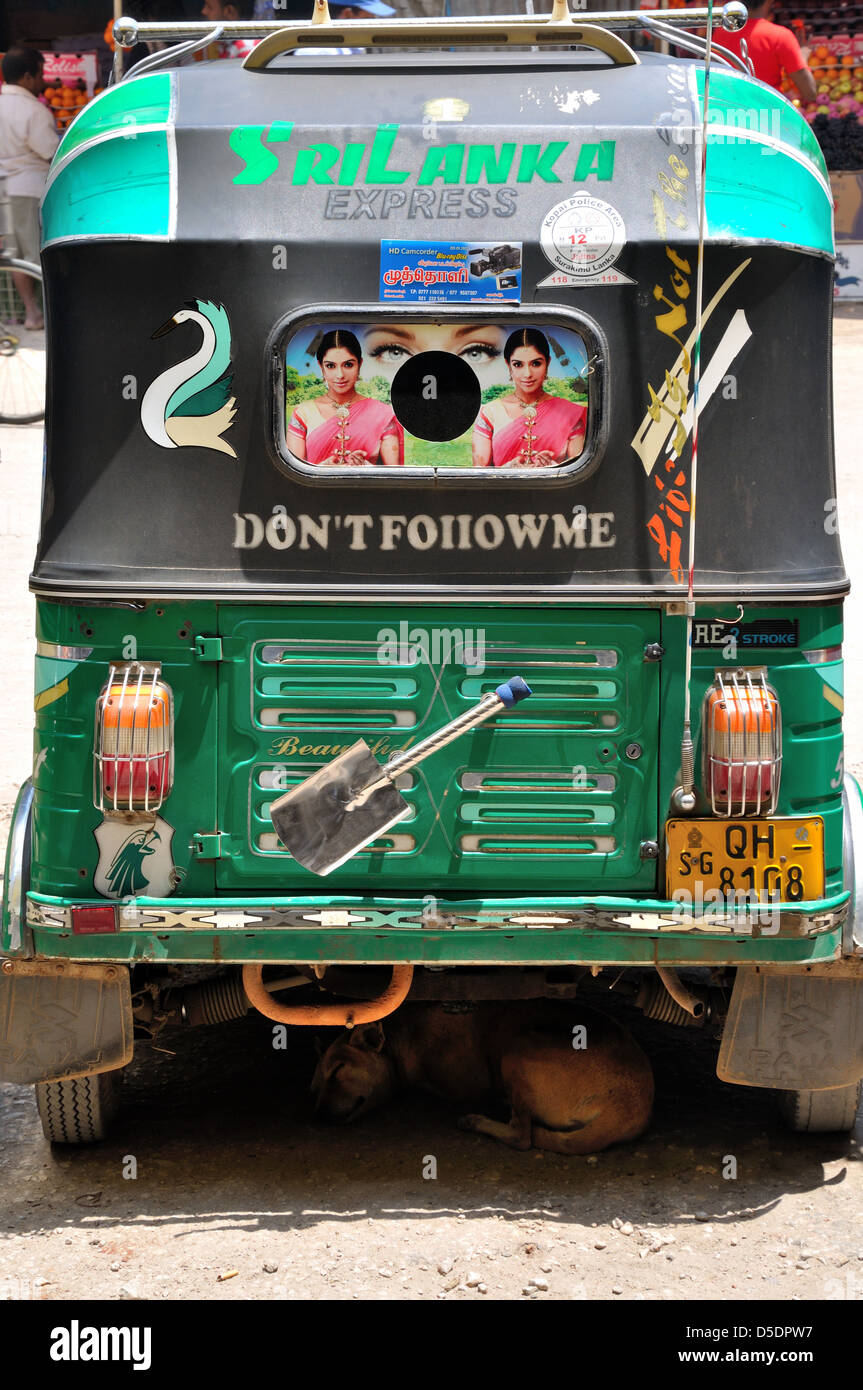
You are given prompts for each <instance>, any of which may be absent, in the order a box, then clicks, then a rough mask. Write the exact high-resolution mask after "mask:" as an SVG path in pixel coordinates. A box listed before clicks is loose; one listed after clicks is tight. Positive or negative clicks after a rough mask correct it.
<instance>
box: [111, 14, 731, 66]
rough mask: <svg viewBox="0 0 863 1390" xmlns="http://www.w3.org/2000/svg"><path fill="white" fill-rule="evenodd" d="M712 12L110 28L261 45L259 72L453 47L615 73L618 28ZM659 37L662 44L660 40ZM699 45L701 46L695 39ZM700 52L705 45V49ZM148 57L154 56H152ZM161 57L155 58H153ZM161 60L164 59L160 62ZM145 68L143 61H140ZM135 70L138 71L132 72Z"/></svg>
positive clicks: (722, 24) (691, 19)
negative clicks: (277, 63)
mask: <svg viewBox="0 0 863 1390" xmlns="http://www.w3.org/2000/svg"><path fill="white" fill-rule="evenodd" d="M709 16H710V11H709V10H708V9H707V8H706V7H704V8H699V9H685V10H619V11H616V12H607V11H587V10H585V11H579V12H578V13H577V14H572V13H570V10H569V7H568V4H567V0H554V8H553V10H552V12H551V14H550V15H549V17H548V18H547V19H546V18H543V17H540V16H536V15H490V16H487V17H465V18H452V17H442V18H438V19H396V20H385V21H381V22H375V21H369V20H367V19H351V20H346V21H343V22H342V23H339V24H336V23H335V22H334V21H333V20H332V19H331V17H330V13H329V7H328V5H327V0H314V13H313V16H312V18H311V19H310V21H309V23H308V24H296V23H290V24H283V25H278V26H276V27H275V28H274V26H273V24H271V23H270V22H269V21H261V20H245V21H242V20H240V21H237V23H235V24H232V23H222V24H220V25H219V26H217V28H215V29H214V27H213V25H212V24H207V23H203V22H188V23H186V22H183V21H178V22H166V23H146V22H141V23H139V22H138V21H137V20H135V19H130V18H128V17H125V16H124V17H123V18H121V19H118V20H116V22H115V24H114V39H115V42H116V43H117V45H118V47H120V48H132V47H133V46H134V45H135V44H136V43H138V42H140V41H141V40H166V39H168V40H169V39H173V40H174V41H175V42H180V41H182V40H184V39H185V40H197V41H198V42H197V43H196V44H195V47H199V46H204V45H205V44H206V43H208V42H214V41H215V40H216V39H259V40H262V42H260V43H259V44H258V46H257V47H256V48H255V49H253V51H252V52H251V53H250V54H249V55H248V57H247V58H246V61H245V64H244V66H245V67H247V68H249V69H252V70H260V69H262V68H265V67H266V65H267V63H268V62H269V61H270V59H272V58H274V57H276V56H277V55H278V54H280V53H284V52H286V51H288V50H290V49H299V50H302V49H303V48H321V47H333V48H336V47H339V48H340V47H351V48H429V49H431V48H436V47H442V48H443V47H451V46H453V45H457V46H473V45H483V46H494V47H518V46H522V47H523V46H526V45H529V46H532V47H533V46H538V47H543V46H546V45H548V46H557V47H560V46H566V47H571V46H581V45H584V46H585V47H588V48H595V49H597V50H598V51H600V52H602V53H605V54H606V55H607V56H608V57H610V58H611V59H612V62H614V63H616V64H618V65H619V66H633V65H634V64H637V62H638V57H637V55H636V53H635V52H634V51H633V50H632V49H631V48H630V47H629V46H628V44H626V43H624V42H623V40H622V39H620V38H618V37H617V35H616V33H615V32H614V31H616V30H619V29H640V28H646V29H651V28H653V25H654V24H659V25H661V26H662V27H663V28H667V29H672V30H677V29H688V28H691V27H695V28H704V27H705V26H706V25H707V23H708V19H709ZM747 18H748V14H747V10H746V6H745V5H743V4H741V3H739V0H729V3H727V4H725V5H719V6H716V7H715V8H714V10H713V23H714V25H715V27H716V28H724V29H727V30H730V31H732V32H734V31H736V30H738V29H742V28H743V25H744V24H745V23H746V20H747ZM657 36H658V37H667V35H660V34H659V32H658V31H657ZM698 42H699V43H704V40H698ZM705 48H706V44H705ZM153 56H154V57H155V56H157V55H153ZM158 56H161V55H158ZM165 56H167V55H165ZM144 61H145V62H147V61H148V60H146V59H145V60H144ZM136 66H137V65H136Z"/></svg>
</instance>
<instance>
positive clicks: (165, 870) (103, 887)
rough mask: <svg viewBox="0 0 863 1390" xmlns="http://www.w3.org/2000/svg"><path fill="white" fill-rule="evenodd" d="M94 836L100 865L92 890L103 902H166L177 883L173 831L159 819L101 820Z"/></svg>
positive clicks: (165, 822)
mask: <svg viewBox="0 0 863 1390" xmlns="http://www.w3.org/2000/svg"><path fill="white" fill-rule="evenodd" d="M93 834H94V835H95V836H96V843H97V845H98V846H99V863H98V864H97V865H96V871H95V873H94V874H93V887H94V888H95V890H96V892H97V893H101V895H102V897H103V898H134V897H137V896H138V894H142V893H143V894H146V895H147V897H149V898H165V897H167V896H168V894H169V893H173V891H174V889H175V888H176V887H177V884H178V882H179V877H180V876H179V875H178V873H177V871H176V869H175V868H174V859H173V856H172V854H171V840H172V839H173V836H174V827H173V826H172V825H169V824H168V822H167V821H164V820H162V818H161V816H156V817H154V818H153V819H152V820H150V819H147V820H144V821H138V822H132V823H131V824H130V823H129V821H126V820H103V821H102V824H101V825H97V827H96V829H95V830H94V832H93Z"/></svg>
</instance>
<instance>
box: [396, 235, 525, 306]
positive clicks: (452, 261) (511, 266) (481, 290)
mask: <svg viewBox="0 0 863 1390" xmlns="http://www.w3.org/2000/svg"><path fill="white" fill-rule="evenodd" d="M380 295H381V299H382V300H383V301H384V302H385V303H386V302H387V301H393V302H395V301H398V302H399V303H409V304H433V303H443V302H444V301H446V302H447V303H449V304H465V303H470V302H471V301H473V302H479V301H483V302H487V301H492V302H494V301H495V300H509V301H511V302H512V303H515V304H518V303H520V302H521V242H520V241H516V242H488V243H484V244H482V245H480V244H475V245H474V244H472V243H471V242H465V241H382V242H381V289H380Z"/></svg>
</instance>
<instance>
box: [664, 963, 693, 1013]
mask: <svg viewBox="0 0 863 1390" xmlns="http://www.w3.org/2000/svg"><path fill="white" fill-rule="evenodd" d="M656 973H657V975H658V976H659V978H660V980H661V981H662V983H663V984H664V985H665V988H666V989H667V990H668V993H669V994H670V995H671V997H672V999H673V1000H674V1002H675V1003H676V1004H679V1005H680V1007H681V1009H685V1010H686V1012H687V1013H688V1014H691V1015H692V1017H693V1018H701V1015H702V1014H703V1013H704V1000H703V999H699V998H698V996H697V995H696V994H692V993H691V991H690V990H688V989H687V988H686V985H685V984H684V983H683V981H682V980H681V979H680V976H679V975H678V973H677V971H676V970H672V969H671V968H670V966H667V965H657V967H656Z"/></svg>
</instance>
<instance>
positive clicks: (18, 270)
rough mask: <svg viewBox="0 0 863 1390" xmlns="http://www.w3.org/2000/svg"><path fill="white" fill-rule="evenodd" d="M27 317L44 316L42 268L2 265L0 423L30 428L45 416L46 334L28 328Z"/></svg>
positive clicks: (25, 264) (22, 263)
mask: <svg viewBox="0 0 863 1390" xmlns="http://www.w3.org/2000/svg"><path fill="white" fill-rule="evenodd" d="M28 313H36V314H37V315H39V316H41V313H42V274H41V271H40V270H39V267H38V266H37V265H31V264H30V262H29V261H14V260H5V261H0V423H2V424H4V425H29V424H32V423H33V421H35V420H41V419H42V417H43V415H44V414H45V333H44V328H27V327H26V325H25V319H26V318H27V315H28ZM36 321H38V319H37V320H36Z"/></svg>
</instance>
